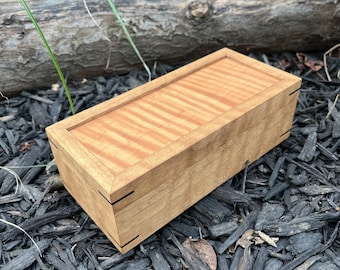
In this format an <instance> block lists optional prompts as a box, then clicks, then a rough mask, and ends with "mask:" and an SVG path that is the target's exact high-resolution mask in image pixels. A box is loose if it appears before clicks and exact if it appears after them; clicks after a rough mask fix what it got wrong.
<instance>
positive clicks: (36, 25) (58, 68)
mask: <svg viewBox="0 0 340 270" xmlns="http://www.w3.org/2000/svg"><path fill="white" fill-rule="evenodd" d="M20 2H21V5H22V6H23V7H24V9H25V11H26V13H27V15H28V17H29V18H30V19H31V21H32V23H33V25H34V27H35V29H36V30H37V31H38V33H39V36H40V38H41V39H42V41H43V43H44V46H45V47H46V49H47V51H48V54H49V55H50V57H51V59H52V62H53V64H54V67H55V69H56V70H57V72H58V75H59V78H60V80H61V83H62V84H63V86H64V89H65V92H66V96H67V99H68V102H69V104H70V107H71V111H72V114H75V110H74V106H73V102H72V98H71V94H70V91H69V89H68V87H67V84H66V81H65V77H64V74H63V72H62V71H61V68H60V66H59V64H58V61H57V59H56V58H55V56H54V54H53V52H52V50H51V48H50V46H49V45H48V42H47V40H46V38H45V36H44V34H43V32H42V31H41V29H40V27H39V25H38V23H37V21H36V19H35V17H34V16H33V14H32V12H31V10H30V8H29V7H28V5H27V4H26V2H25V0H20Z"/></svg>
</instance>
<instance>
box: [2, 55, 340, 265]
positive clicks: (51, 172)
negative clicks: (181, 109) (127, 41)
mask: <svg viewBox="0 0 340 270" xmlns="http://www.w3.org/2000/svg"><path fill="white" fill-rule="evenodd" d="M252 57H256V58H258V59H259V60H262V61H264V62H267V63H268V64H271V65H274V66H277V67H279V68H283V69H285V70H287V71H289V72H292V73H294V74H296V75H299V76H301V77H302V78H303V86H302V88H301V94H300V97H299V101H298V106H297V110H296V116H295V120H294V124H293V128H292V134H291V136H290V138H289V139H287V140H286V141H285V142H283V143H282V144H281V145H279V146H278V147H276V148H275V149H273V150H272V151H270V152H269V153H267V154H266V155H265V156H263V157H262V158H260V159H259V160H258V161H256V162H254V163H253V164H249V165H248V166H247V168H246V170H245V171H243V172H241V173H239V174H238V175H236V176H234V177H233V178H232V179H231V180H229V181H228V182H226V183H225V184H223V185H222V186H221V187H219V188H217V189H216V190H215V191H214V192H212V193H211V194H210V195H209V196H207V197H206V198H204V199H203V200H201V201H200V202H198V203H197V204H196V205H194V206H193V207H191V208H190V209H189V210H188V211H186V212H185V213H183V214H182V215H181V216H179V217H178V218H176V219H175V220H173V221H172V222H170V223H169V224H168V225H166V226H165V227H164V228H162V229H161V230H159V231H158V232H157V233H156V234H154V235H152V236H151V237H150V238H149V239H147V240H146V241H144V242H143V243H142V244H141V245H140V246H139V247H137V248H135V249H134V250H132V251H130V252H128V253H127V254H124V255H122V254H120V253H119V252H117V250H116V249H115V248H114V246H113V245H112V244H111V243H110V242H109V241H108V240H107V238H106V237H105V236H104V235H103V233H102V232H101V231H100V230H99V229H98V228H97V227H96V225H95V224H94V223H93V222H92V221H91V219H90V218H89V217H88V216H87V215H86V213H84V212H83V211H82V210H81V209H80V208H79V206H77V204H76V203H75V202H74V200H73V199H72V197H71V196H70V195H69V194H68V193H67V192H66V191H65V190H64V189H63V186H62V185H61V184H60V178H59V176H58V172H57V168H56V166H55V164H53V162H52V160H53V157H52V154H51V150H50V147H49V145H48V142H47V137H46V134H45V131H44V128H45V127H46V126H48V125H50V124H52V123H54V122H56V121H57V120H59V119H63V118H65V117H67V116H69V115H70V109H69V106H68V104H67V100H66V97H65V95H64V91H61V90H59V91H53V90H51V89H50V90H46V89H44V90H37V91H35V92H31V93H26V92H23V93H22V94H21V95H20V96H18V97H15V98H11V99H2V101H1V102H0V103H1V104H0V166H1V170H0V205H1V206H0V218H1V219H2V220H4V221H6V222H11V223H13V224H16V225H18V226H19V227H20V228H21V229H23V230H25V231H26V232H27V233H28V234H30V235H31V237H33V239H34V240H35V241H36V243H37V246H38V247H39V249H40V253H41V254H40V255H41V256H40V255H39V252H38V249H37V247H36V246H34V245H33V244H32V242H31V240H30V239H29V238H28V237H27V236H26V235H25V234H24V233H23V232H22V231H21V230H19V229H17V228H14V227H13V226H10V225H8V223H7V224H6V223H4V222H0V267H1V269H16V270H18V269H115V270H117V269H134V270H135V269H156V270H158V269H160V270H164V269H214V267H215V265H216V263H217V269H224V270H225V269H271V270H273V269H285V270H287V269H301V270H302V269H312V270H317V269H318V270H321V269H322V270H328V269H339V268H340V240H339V220H340V192H339V191H340V185H339V184H340V177H339V172H340V161H339V159H340V151H339V149H340V148H339V145H340V113H339V110H340V105H339V103H335V100H336V97H337V95H339V93H340V80H339V78H337V76H338V72H339V67H340V59H339V57H328V70H329V74H330V76H331V79H332V81H327V79H326V75H325V70H324V67H323V65H322V62H321V61H320V60H321V59H322V56H321V55H317V54H316V55H313V57H312V56H310V55H306V54H291V53H282V54H277V55H252ZM171 69H172V67H168V66H165V65H158V66H157V67H156V68H154V69H153V77H157V76H160V75H162V74H164V73H166V72H168V71H170V70H171ZM146 79H147V76H146V74H145V73H144V72H143V71H134V72H131V73H129V74H126V75H124V76H112V77H110V78H104V77H98V78H96V79H94V80H89V81H88V82H73V83H72V84H71V91H72V95H73V99H74V101H75V106H76V110H77V111H81V110H83V109H85V108H88V107H91V106H93V105H95V104H98V103H100V102H102V101H104V100H106V99H108V98H111V97H114V96H116V95H118V94H120V93H122V92H125V91H126V90H127V89H131V88H134V87H136V86H137V85H139V84H142V83H144V82H145V81H146ZM11 172H15V173H16V174H17V175H18V177H19V178H20V179H21V182H20V183H18V181H19V180H18V179H16V178H15V177H14V176H13V174H12V173H11ZM243 189H244V190H243ZM202 254H205V255H206V256H202Z"/></svg>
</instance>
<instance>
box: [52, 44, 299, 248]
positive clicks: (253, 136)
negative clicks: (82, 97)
mask: <svg viewBox="0 0 340 270" xmlns="http://www.w3.org/2000/svg"><path fill="white" fill-rule="evenodd" d="M300 84H301V79H299V78H297V77H295V76H293V75H291V74H288V73H286V72H283V71H281V70H278V69H275V68H273V67H270V66H268V65H265V64H263V63H260V62H258V61H256V60H254V59H251V58H249V57H246V56H244V55H242V54H239V53H236V52H234V51H231V50H229V49H222V50H219V51H217V52H215V53H213V54H211V55H208V56H206V57H204V58H201V59H199V60H197V61H195V62H193V63H191V64H188V65H186V66H184V67H182V68H179V69H178V70H176V71H174V72H171V73H169V74H167V75H164V76H162V77H161V78H158V79H156V80H154V81H151V82H149V83H147V84H145V85H142V86H140V87H138V88H136V89H134V90H131V91H129V92H127V93H125V94H123V95H121V96H119V97H116V98H113V99H111V100H109V101H106V102H103V103H102V104H100V105H97V106H95V107H93V108H90V109H88V110H86V111H83V112H81V113H79V114H77V115H75V116H73V117H70V118H68V119H65V120H63V121H60V122H59V123H56V124H54V125H52V126H50V127H48V128H47V129H46V132H47V135H48V137H49V140H50V142H51V146H52V151H53V153H54V156H55V159H56V161H57V164H58V168H59V169H60V174H61V176H62V178H63V181H64V182H65V186H66V188H67V190H68V191H69V192H70V193H71V194H72V195H73V196H74V197H75V199H76V201H77V202H78V203H79V204H80V205H81V206H82V207H83V208H84V210H85V211H86V212H87V213H88V214H89V215H90V217H91V218H92V219H93V220H94V221H95V222H96V224H97V225H98V226H99V227H100V228H101V229H102V230H103V232H104V233H105V234H106V236H107V237H108V238H109V239H110V240H111V241H112V243H113V244H114V245H115V246H116V247H117V248H118V249H119V250H120V251H121V252H127V251H128V250H130V249H131V248H133V247H135V246H136V245H138V244H139V243H140V242H141V241H143V240H144V239H145V238H147V237H148V236H150V235H151V234H152V233H154V232H156V231H157V230H158V229H160V228H161V227H162V226H164V225H165V224H166V223H167V222H169V221H171V220H172V219H173V218H175V217H176V216H177V215H179V214H181V213H182V212H183V211H185V210H186V209H188V208H189V207H190V206H192V205H193V204H194V203H195V202H197V201H198V200H200V199H201V198H203V197H204V196H205V195H207V194H208V193H209V192H211V191H212V190H213V189H215V188H216V187H218V186H219V185H220V184H222V183H223V182H224V181H226V180H227V179H228V178H230V177H232V176H233V175H235V174H236V173H237V172H239V171H240V170H242V169H243V167H244V165H245V162H246V161H249V162H253V161H255V160H256V159H258V158H259V157H260V156H261V155H263V154H265V153H266V152H268V151H269V150H270V149H272V148H273V147H274V146H276V145H277V144H279V143H280V142H282V141H283V140H284V139H286V138H287V137H288V136H289V134H290V132H289V130H290V127H291V125H292V120H293V116H294V112H295V106H296V102H297V98H298V91H296V90H297V89H298V88H299V87H300Z"/></svg>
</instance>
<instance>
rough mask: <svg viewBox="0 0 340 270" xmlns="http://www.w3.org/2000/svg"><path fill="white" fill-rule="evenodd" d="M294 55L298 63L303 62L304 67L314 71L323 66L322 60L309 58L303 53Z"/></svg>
mask: <svg viewBox="0 0 340 270" xmlns="http://www.w3.org/2000/svg"><path fill="white" fill-rule="evenodd" d="M296 57H297V59H298V60H299V62H300V63H303V64H304V65H305V66H306V67H309V68H310V69H311V70H312V71H314V72H317V71H319V70H320V69H322V67H323V62H322V61H319V60H313V59H310V58H309V57H308V56H307V55H306V54H304V53H296Z"/></svg>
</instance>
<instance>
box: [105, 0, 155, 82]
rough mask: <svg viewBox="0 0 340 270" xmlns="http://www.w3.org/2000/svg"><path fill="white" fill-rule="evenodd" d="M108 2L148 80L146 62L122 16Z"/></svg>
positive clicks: (111, 2) (112, 4) (149, 73)
mask: <svg viewBox="0 0 340 270" xmlns="http://www.w3.org/2000/svg"><path fill="white" fill-rule="evenodd" d="M108 2H109V4H110V7H111V8H112V11H113V13H114V15H115V16H116V18H117V20H118V22H119V24H120V26H121V28H122V30H123V32H124V34H125V36H126V38H127V40H128V41H129V43H130V44H131V46H132V48H133V49H134V51H135V53H136V54H137V56H138V58H139V59H140V61H141V62H142V64H143V66H144V68H145V70H146V72H147V73H148V75H149V81H151V72H150V69H149V67H148V66H147V65H146V63H145V62H144V59H143V57H142V56H141V54H140V53H139V50H138V49H137V47H136V45H135V43H134V42H133V40H132V38H131V36H130V34H129V32H128V30H127V29H126V26H125V23H124V22H123V20H122V18H121V17H120V15H119V12H118V10H117V8H116V6H115V4H114V3H113V0H108Z"/></svg>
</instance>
